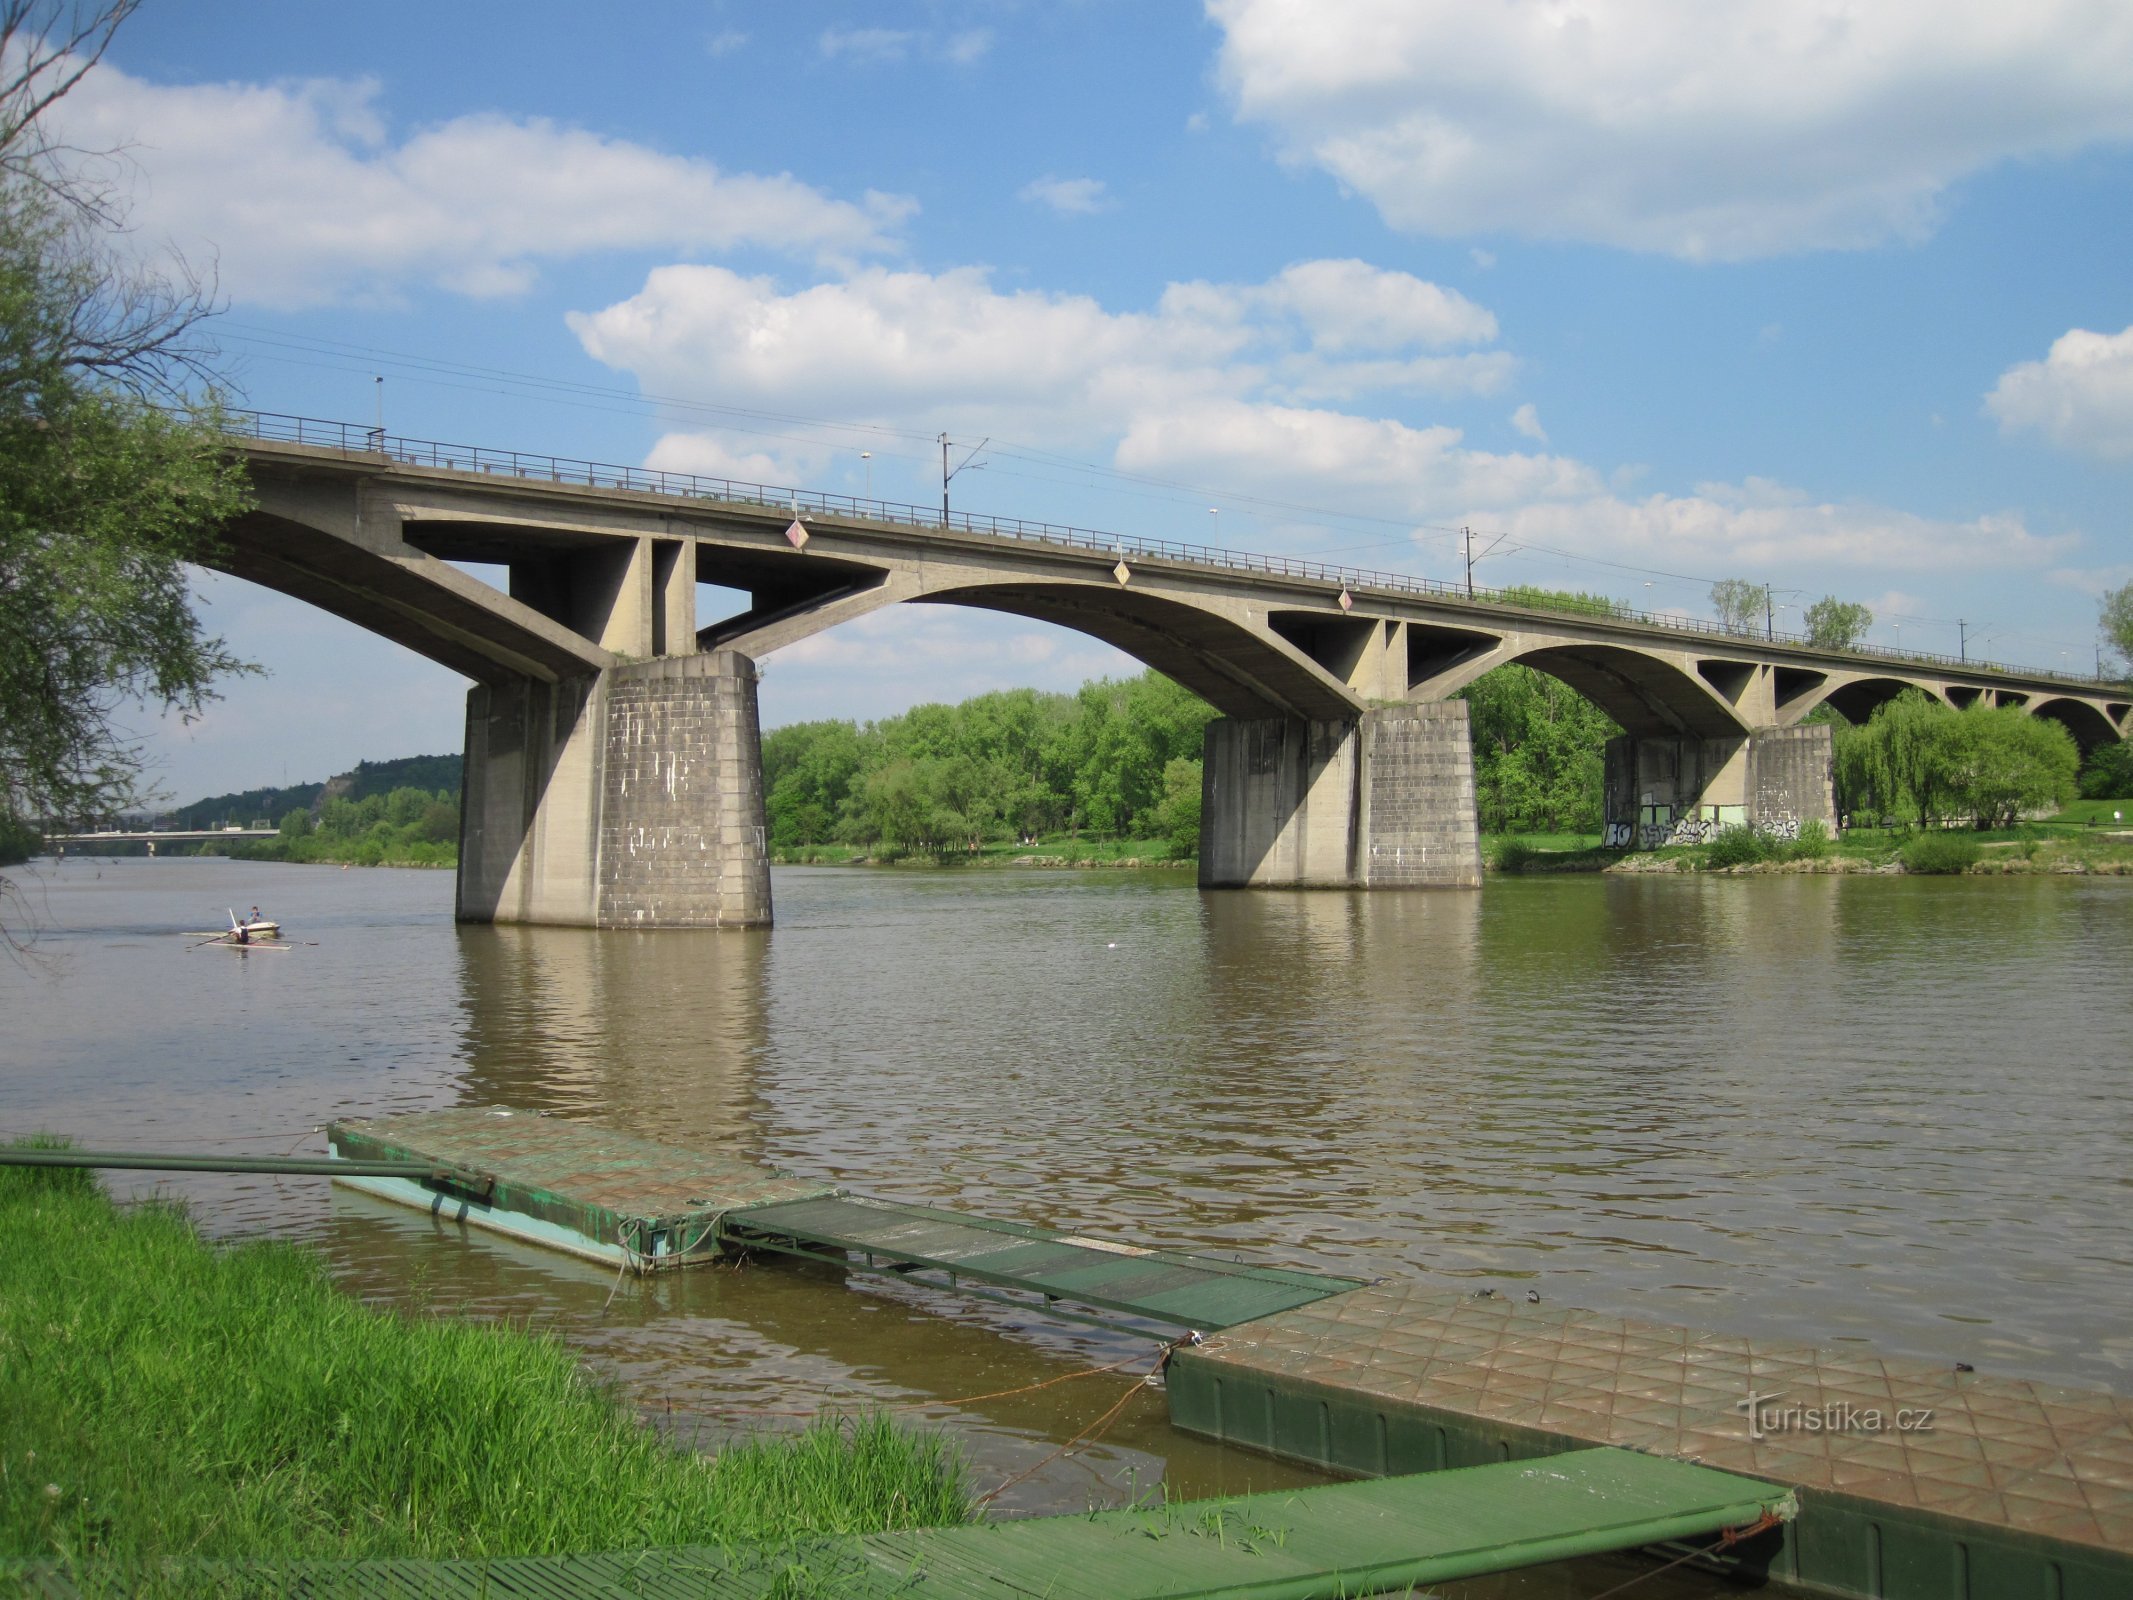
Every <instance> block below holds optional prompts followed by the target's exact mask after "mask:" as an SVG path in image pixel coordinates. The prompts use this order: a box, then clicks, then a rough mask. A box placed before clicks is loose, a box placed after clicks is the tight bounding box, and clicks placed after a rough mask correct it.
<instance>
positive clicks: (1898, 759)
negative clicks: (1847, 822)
mask: <svg viewBox="0 0 2133 1600" xmlns="http://www.w3.org/2000/svg"><path fill="white" fill-rule="evenodd" d="M1836 754H1837V773H1836V778H1837V790H1838V796H1839V799H1838V804H1839V806H1840V808H1841V809H1844V810H1846V811H1853V810H1857V811H1862V812H1868V813H1872V814H1878V815H1884V816H1885V815H1890V814H1900V815H1904V816H1909V817H1914V818H1916V819H1917V822H1918V825H1919V826H1920V827H1922V828H1923V827H1928V826H1930V825H1932V824H1933V823H1934V822H1936V821H1942V820H1949V819H1954V818H1968V819H1970V820H1971V821H1974V822H1975V823H1976V824H1977V825H1978V826H1979V827H1981V828H1990V827H1995V826H2010V825H2012V824H2013V823H2015V822H2017V821H2019V820H2020V819H2021V817H2022V816H2023V814H2024V813H2025V812H2031V811H2042V810H2046V809H2049V808H2052V807H2056V806H2059V805H2063V804H2064V803H2065V802H2066V801H2067V800H2069V799H2071V798H2072V797H2073V794H2074V790H2075V773H2076V771H2077V770H2078V769H2079V767H2080V765H2081V756H2080V752H2079V750H2078V749H2077V748H2076V747H2075V744H2074V740H2073V736H2072V735H2071V734H2069V733H2068V732H2067V731H2066V729H2065V728H2063V727H2062V726H2060V725H2059V724H2058V723H2056V722H2054V721H2052V720H2051V719H2049V718H2047V717H2033V716H2030V715H2028V714H2027V713H2025V712H2024V711H2023V710H2022V709H2021V708H2020V707H2018V706H1987V705H1984V704H1983V703H1979V704H1976V705H1972V706H1970V707H1968V708H1967V709H1965V710H1962V711H1955V710H1952V709H1950V708H1949V707H1948V706H1945V705H1943V704H1942V703H1941V702H1939V701H1938V700H1935V699H1933V698H1932V697H1931V696H1929V695H1926V694H1924V693H1923V692H1921V691H1919V690H1916V689H1910V690H1906V691H1905V692H1904V693H1902V694H1900V695H1898V696H1897V697H1896V698H1895V699H1894V700H1891V701H1889V702H1888V703H1887V704H1886V705H1884V706H1882V707H1880V708H1879V709H1878V710H1876V711H1875V713H1874V714H1873V716H1872V717H1871V718H1870V719H1868V721H1867V724H1866V726H1865V727H1863V728H1846V729H1843V730H1842V731H1841V732H1840V733H1839V735H1838V738H1837V752H1836Z"/></svg>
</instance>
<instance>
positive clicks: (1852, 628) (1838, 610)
mask: <svg viewBox="0 0 2133 1600" xmlns="http://www.w3.org/2000/svg"><path fill="white" fill-rule="evenodd" d="M1806 620H1807V642H1808V643H1809V644H1812V645H1815V646H1817V647H1819V648H1821V649H1823V650H1850V649H1852V648H1854V647H1855V646H1856V645H1857V644H1858V643H1859V641H1860V640H1861V639H1864V638H1865V637H1866V630H1867V629H1869V628H1871V627H1872V626H1873V625H1874V613H1873V612H1871V611H1869V610H1868V609H1867V608H1866V607H1865V606H1863V605H1860V604H1859V603H1858V602H1857V601H1853V600H1839V599H1838V598H1837V597H1836V596H1835V595H1833V594H1826V595H1824V596H1823V597H1822V598H1821V599H1819V600H1817V601H1816V602H1815V603H1814V604H1813V605H1811V606H1809V607H1808V608H1807V618H1806Z"/></svg>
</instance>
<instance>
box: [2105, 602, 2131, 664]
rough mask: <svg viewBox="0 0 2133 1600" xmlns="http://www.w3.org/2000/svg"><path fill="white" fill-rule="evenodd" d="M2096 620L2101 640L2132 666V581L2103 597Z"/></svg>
mask: <svg viewBox="0 0 2133 1600" xmlns="http://www.w3.org/2000/svg"><path fill="white" fill-rule="evenodd" d="M2097 622H2098V625H2099V627H2100V628H2101V631H2102V633H2103V642H2104V643H2105V644H2107V645H2108V646H2110V647H2111V648H2112V649H2113V650H2116V651H2117V652H2118V657H2119V660H2120V661H2122V662H2123V663H2125V665H2126V666H2128V667H2133V583H2124V584H2121V585H2119V586H2118V587H2117V588H2116V589H2113V590H2111V591H2110V592H2109V593H2107V594H2105V595H2104V597H2103V607H2102V612H2101V614H2100V615H2099V617H2098V618H2097Z"/></svg>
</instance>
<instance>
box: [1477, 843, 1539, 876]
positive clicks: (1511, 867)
mask: <svg viewBox="0 0 2133 1600" xmlns="http://www.w3.org/2000/svg"><path fill="white" fill-rule="evenodd" d="M1537 854H1539V852H1538V851H1536V850H1535V849H1534V848H1533V846H1532V845H1530V844H1528V843H1526V841H1525V840H1523V839H1499V840H1497V841H1496V843H1495V846H1494V847H1493V848H1492V849H1491V850H1490V851H1489V865H1490V866H1491V867H1492V868H1494V869H1495V870H1496V871H1498V872H1524V871H1525V870H1526V867H1527V865H1528V864H1529V863H1530V862H1531V861H1532V860H1533V858H1534V856H1535V855H1537Z"/></svg>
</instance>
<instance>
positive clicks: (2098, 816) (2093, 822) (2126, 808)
mask: <svg viewBox="0 0 2133 1600" xmlns="http://www.w3.org/2000/svg"><path fill="white" fill-rule="evenodd" d="M2114 811H2116V812H2120V813H2122V814H2123V820H2117V819H2114V818H2113V817H2112V815H2111V813H2112V812H2114ZM2050 820H2051V821H2053V822H2057V823H2063V824H2067V825H2070V826H2073V827H2082V828H2091V827H2093V828H2133V800H2075V801H2071V802H2069V804H2068V805H2067V807H2066V809H2065V810H2063V811H2061V812H2060V813H2059V814H2058V815H2057V816H2055V817H2053V818H2051V819H2050Z"/></svg>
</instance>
